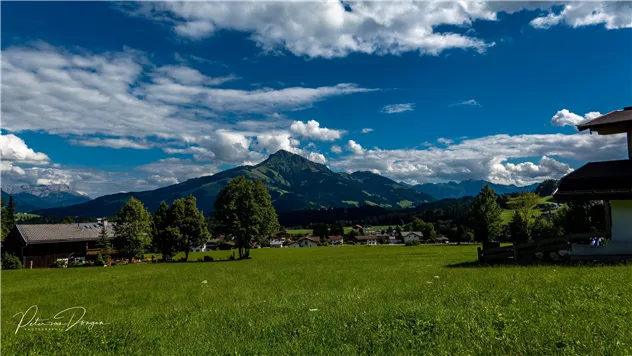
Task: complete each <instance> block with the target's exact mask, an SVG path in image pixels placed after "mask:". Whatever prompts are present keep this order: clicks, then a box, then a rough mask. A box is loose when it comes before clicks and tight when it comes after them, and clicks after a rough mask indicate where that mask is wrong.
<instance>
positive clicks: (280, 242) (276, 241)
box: [270, 240, 283, 248]
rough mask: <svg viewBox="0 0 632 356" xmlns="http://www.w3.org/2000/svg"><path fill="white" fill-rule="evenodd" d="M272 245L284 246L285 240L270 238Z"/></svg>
mask: <svg viewBox="0 0 632 356" xmlns="http://www.w3.org/2000/svg"><path fill="white" fill-rule="evenodd" d="M270 247H276V248H281V247H283V240H270Z"/></svg>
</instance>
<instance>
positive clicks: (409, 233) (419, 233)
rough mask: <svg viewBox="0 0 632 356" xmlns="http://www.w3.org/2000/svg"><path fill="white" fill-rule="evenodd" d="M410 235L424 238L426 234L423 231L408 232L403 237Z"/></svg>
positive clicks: (403, 233)
mask: <svg viewBox="0 0 632 356" xmlns="http://www.w3.org/2000/svg"><path fill="white" fill-rule="evenodd" d="M408 235H417V236H418V237H424V234H422V233H421V231H406V232H402V237H406V236H408Z"/></svg>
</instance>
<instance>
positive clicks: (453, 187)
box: [412, 180, 538, 200]
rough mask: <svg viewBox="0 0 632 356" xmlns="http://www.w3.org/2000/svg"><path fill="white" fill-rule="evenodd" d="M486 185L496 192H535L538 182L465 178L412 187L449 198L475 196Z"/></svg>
mask: <svg viewBox="0 0 632 356" xmlns="http://www.w3.org/2000/svg"><path fill="white" fill-rule="evenodd" d="M485 185H489V186H490V187H491V188H492V189H494V191H496V194H500V195H502V194H510V193H520V192H525V191H528V192H533V191H534V190H535V189H536V188H537V187H538V183H536V184H531V185H527V186H523V187H518V186H516V185H513V184H512V185H503V184H494V183H490V182H487V181H484V180H464V181H462V182H459V183H457V182H447V183H425V184H417V185H415V186H413V187H412V188H413V189H415V190H416V191H418V192H422V193H425V194H428V195H431V196H433V197H434V198H435V199H438V200H441V199H447V198H461V197H467V196H475V195H477V194H478V192H480V191H481V188H483V187H484V186H485Z"/></svg>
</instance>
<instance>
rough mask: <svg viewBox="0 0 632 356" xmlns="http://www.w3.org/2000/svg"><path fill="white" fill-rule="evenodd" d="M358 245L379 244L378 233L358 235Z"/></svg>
mask: <svg viewBox="0 0 632 356" xmlns="http://www.w3.org/2000/svg"><path fill="white" fill-rule="evenodd" d="M356 240H357V241H358V245H369V246H371V245H377V235H364V236H358V237H356Z"/></svg>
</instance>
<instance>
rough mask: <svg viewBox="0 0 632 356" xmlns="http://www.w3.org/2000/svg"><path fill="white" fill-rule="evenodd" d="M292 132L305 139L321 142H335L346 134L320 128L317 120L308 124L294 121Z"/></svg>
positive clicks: (291, 127) (340, 131) (341, 131)
mask: <svg viewBox="0 0 632 356" xmlns="http://www.w3.org/2000/svg"><path fill="white" fill-rule="evenodd" d="M290 131H291V132H292V133H294V134H296V135H298V136H301V137H303V138H307V139H314V140H319V141H335V140H338V139H340V138H341V137H342V135H343V134H344V133H345V131H343V130H334V129H328V128H325V127H320V123H319V122H318V121H316V120H309V121H308V122H307V123H304V122H302V121H294V122H293V123H292V126H290Z"/></svg>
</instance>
